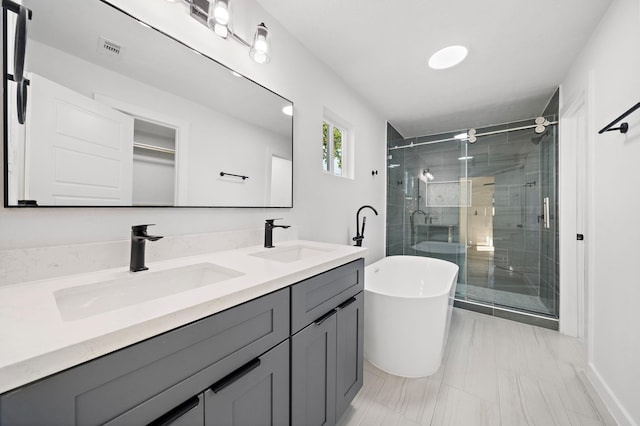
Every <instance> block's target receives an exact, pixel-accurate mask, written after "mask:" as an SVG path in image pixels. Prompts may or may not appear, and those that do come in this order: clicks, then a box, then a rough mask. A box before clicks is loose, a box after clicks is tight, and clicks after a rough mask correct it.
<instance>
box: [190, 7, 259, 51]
mask: <svg viewBox="0 0 640 426" xmlns="http://www.w3.org/2000/svg"><path fill="white" fill-rule="evenodd" d="M181 1H182V2H184V3H187V4H188V5H189V14H190V15H191V17H192V18H194V19H195V20H196V21H198V22H200V23H201V24H204V25H206V26H207V27H209V28H210V29H211V30H212V31H213V32H214V33H216V34H217V35H218V36H219V37H222V38H224V39H228V38H232V39H234V40H235V41H237V42H239V43H240V44H243V45H245V46H246V47H247V48H249V56H250V57H251V59H253V61H254V62H256V63H258V64H266V63H268V62H269V61H270V60H271V57H270V55H269V50H270V45H269V44H270V43H269V30H268V28H267V26H266V25H265V24H264V22H261V23H260V24H258V25H257V27H256V32H255V34H254V36H253V42H252V43H249V42H248V41H246V40H245V39H244V38H243V37H241V36H240V35H238V33H236V32H234V31H233V28H232V26H231V23H232V21H233V19H232V14H231V0H181Z"/></svg>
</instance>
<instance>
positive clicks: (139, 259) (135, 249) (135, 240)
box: [129, 224, 162, 272]
mask: <svg viewBox="0 0 640 426" xmlns="http://www.w3.org/2000/svg"><path fill="white" fill-rule="evenodd" d="M147 226H153V224H150V225H134V226H132V227H131V262H130V263H129V270H130V271H131V272H139V271H146V270H147V269H149V268H147V267H146V266H145V265H144V245H145V244H144V243H145V241H146V240H149V241H158V240H159V239H160V238H162V237H161V236H159V235H147Z"/></svg>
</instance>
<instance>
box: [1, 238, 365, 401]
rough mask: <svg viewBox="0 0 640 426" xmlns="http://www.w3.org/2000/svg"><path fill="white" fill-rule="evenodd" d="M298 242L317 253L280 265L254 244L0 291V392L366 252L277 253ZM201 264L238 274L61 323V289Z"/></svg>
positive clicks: (338, 248) (332, 248) (330, 248)
mask: <svg viewBox="0 0 640 426" xmlns="http://www.w3.org/2000/svg"><path fill="white" fill-rule="evenodd" d="M298 245H304V246H305V247H311V248H313V247H317V248H318V249H319V250H322V252H320V253H319V254H317V255H315V256H311V257H309V258H303V259H301V260H297V261H294V262H289V263H283V262H277V261H272V260H266V259H263V258H260V257H256V256H251V255H250V254H252V253H258V252H263V251H269V250H271V249H265V248H263V247H261V246H253V247H246V248H242V249H237V250H229V251H219V252H215V253H211V254H206V255H200V256H192V257H185V258H179V259H172V260H167V261H162V262H152V263H148V264H147V266H148V267H149V270H148V271H142V272H135V273H132V272H129V271H128V269H127V268H126V267H123V268H116V269H109V270H104V271H98V272H93V273H87V274H81V275H71V276H66V277H60V278H55V279H49V280H40V281H32V282H29V283H23V284H16V285H12V286H8V287H3V288H0V393H3V392H6V391H8V390H11V389H14V388H17V387H19V386H22V385H24V384H27V383H30V382H32V381H35V380H38V379H41V378H43V377H46V376H49V375H51V374H54V373H57V372H59V371H62V370H65V369H67V368H69V367H73V366H75V365H78V364H81V363H83V362H86V361H89V360H91V359H94V358H97V357H99V356H101V355H105V354H107V353H109V352H113V351H115V350H118V349H121V348H124V347H126V346H129V345H131V344H134V343H137V342H140V341H142V340H144V339H147V338H149V337H152V336H155V335H158V334H160V333H163V332H166V331H169V330H172V329H174V328H177V327H180V326H181V325H184V324H187V323H190V322H192V321H195V320H198V319H201V318H204V317H207V316H209V315H212V314H214V313H216V312H220V311H222V310H225V309H228V308H230V307H233V306H235V305H238V304H240V303H243V302H246V301H248V300H251V299H254V298H256V297H260V296H262V295H265V294H267V293H270V292H272V291H275V290H278V289H281V288H284V287H287V286H289V285H291V284H294V283H296V282H298V281H301V280H304V279H306V278H309V277H312V276H314V275H317V274H319V273H322V272H324V271H326V270H328V269H331V268H335V267H337V266H340V265H342V264H345V263H348V262H350V261H353V260H356V259H358V258H361V257H364V255H365V253H366V251H367V249H366V248H363V247H352V246H344V245H336V244H327V243H318V242H311V241H288V242H283V243H279V244H278V248H284V247H289V246H290V247H293V246H298ZM198 263H213V264H215V265H218V266H221V267H224V268H229V269H233V270H236V271H239V272H242V273H243V275H241V276H238V277H235V278H230V279H227V280H225V281H220V282H218V283H214V284H211V285H207V286H202V287H199V288H195V289H192V290H188V291H184V292H181V293H177V294H173V295H170V296H165V297H160V298H157V299H154V300H149V301H146V302H143V303H139V304H135V305H131V306H126V307H122V308H119V309H115V310H111V311H108V312H104V313H100V314H96V315H93V316H89V317H87V318H84V319H78V320H73V321H65V320H63V318H62V316H61V314H60V312H59V310H58V306H57V303H56V299H55V296H54V292H56V291H57V290H61V289H65V288H70V287H76V286H80V285H85V284H92V283H97V282H101V281H107V280H117V279H119V278H128V277H131V276H142V274H149V273H153V272H157V271H162V270H167V269H173V268H176V267H182V266H187V265H192V264H198Z"/></svg>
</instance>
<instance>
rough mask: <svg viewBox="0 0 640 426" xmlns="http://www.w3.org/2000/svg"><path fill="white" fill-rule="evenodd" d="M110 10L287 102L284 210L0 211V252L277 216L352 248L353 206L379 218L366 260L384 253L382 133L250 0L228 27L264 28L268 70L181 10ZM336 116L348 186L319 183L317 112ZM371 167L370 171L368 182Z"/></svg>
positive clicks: (117, 0) (230, 226) (156, 6)
mask: <svg viewBox="0 0 640 426" xmlns="http://www.w3.org/2000/svg"><path fill="white" fill-rule="evenodd" d="M112 3H113V4H114V5H116V6H118V7H120V8H122V9H123V10H126V11H127V12H129V13H131V14H132V15H134V16H137V17H139V18H141V19H143V20H145V21H146V22H148V23H149V24H150V25H152V26H155V27H157V28H159V29H161V30H162V31H164V32H166V33H168V34H170V35H172V36H174V37H176V38H178V39H180V40H182V41H184V42H186V43H187V44H189V45H191V46H193V47H194V48H196V49H198V50H200V51H202V52H203V53H205V54H207V55H209V56H211V57H214V58H217V59H218V60H219V61H220V62H222V63H223V64H225V65H227V66H229V67H231V68H233V69H235V70H237V71H238V72H240V73H242V74H244V75H246V76H247V77H249V78H251V79H253V80H255V81H257V82H258V83H260V84H262V85H264V86H266V87H267V88H269V89H271V90H273V91H275V92H278V93H280V94H281V95H283V96H284V97H286V98H288V99H291V100H292V101H293V102H294V104H295V106H294V111H295V118H294V200H293V202H294V208H293V209H275V210H274V209H246V210H244V209H149V208H147V209H145V208H134V209H93V208H87V209H33V210H32V209H28V210H27V209H2V210H0V249H13V248H28V247H40V246H54V245H61V244H75V243H84V242H99V241H116V240H124V239H127V238H128V235H129V232H130V231H129V227H130V226H131V225H133V224H136V223H156V224H157V226H156V227H155V229H154V233H156V232H157V233H158V234H162V235H184V234H193V233H198V232H213V231H221V230H234V229H247V228H256V227H260V226H261V225H262V223H264V222H263V221H264V219H265V218H268V217H274V216H275V217H283V218H284V220H283V221H282V223H287V224H292V225H296V226H297V227H298V229H299V235H300V237H301V238H304V239H312V240H318V241H327V242H334V243H351V241H350V237H352V236H353V235H355V213H356V210H357V208H358V207H359V206H360V205H362V204H371V205H373V206H374V207H375V208H376V209H378V211H379V212H380V216H378V217H375V218H373V217H370V218H368V222H367V232H366V237H367V238H366V239H365V242H364V245H365V246H367V247H370V248H371V250H370V252H369V255H368V256H367V261H368V262H371V261H373V260H376V259H378V258H380V257H382V256H383V255H384V223H385V220H384V217H385V216H384V210H385V208H384V207H385V180H386V179H385V176H386V171H385V160H384V158H385V157H384V153H385V131H386V127H385V126H386V124H385V121H384V119H383V117H382V116H381V115H379V114H378V113H377V112H376V111H373V110H372V109H371V108H370V107H368V106H367V105H366V104H365V103H364V102H363V101H362V100H361V99H359V98H358V96H357V95H356V94H355V93H354V92H353V91H352V90H351V89H350V88H349V87H348V86H346V85H345V84H344V82H343V81H342V80H340V79H339V78H338V77H337V76H336V75H335V74H333V73H332V72H331V71H329V70H328V68H327V67H326V66H324V65H323V64H322V63H320V62H318V61H317V60H316V59H315V58H314V57H313V56H312V55H311V54H310V53H309V52H308V51H306V50H305V49H304V48H303V47H302V46H301V45H300V44H299V43H298V42H297V41H296V40H295V39H293V38H292V37H291V36H290V35H289V34H288V33H287V32H286V31H285V30H284V29H283V28H282V27H281V26H280V25H279V24H278V23H277V22H276V21H275V20H274V19H273V18H272V17H270V16H269V15H268V14H267V13H266V12H265V11H264V10H263V9H262V8H261V7H260V6H259V5H258V4H257V3H255V1H252V0H250V1H243V2H236V4H235V5H234V6H235V9H234V13H235V16H234V18H235V23H234V26H235V30H236V31H237V32H238V33H240V34H242V35H244V36H246V37H247V38H250V37H252V34H253V31H254V28H255V25H256V24H258V23H259V22H261V21H264V22H265V23H266V24H267V25H268V27H269V29H270V31H271V35H272V42H273V53H272V59H271V62H270V63H269V64H268V65H258V64H255V63H254V62H252V61H251V60H250V59H249V57H248V50H247V49H246V48H244V47H243V46H241V45H240V44H238V43H236V42H234V41H231V40H222V39H220V38H218V37H217V36H215V35H214V34H213V33H212V32H211V31H209V30H208V29H207V28H206V27H204V26H203V25H200V24H198V23H197V22H195V21H194V20H192V19H191V18H190V17H189V16H188V14H187V13H186V8H185V7H184V5H183V4H181V3H169V2H164V1H148V0H113V1H112ZM325 107H326V108H328V109H330V110H331V111H334V112H336V113H338V114H340V115H341V116H342V117H343V118H344V119H345V120H346V121H348V122H349V123H352V124H353V127H354V129H353V130H354V132H355V143H356V147H355V155H356V161H355V174H354V176H355V179H354V180H347V179H342V178H338V177H333V176H328V175H325V174H324V173H323V172H322V169H321V155H322V154H321V147H320V143H321V140H320V138H321V120H322V111H323V108H325ZM372 170H378V171H379V174H378V175H377V176H375V177H372V176H371V171H372Z"/></svg>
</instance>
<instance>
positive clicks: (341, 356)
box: [336, 292, 364, 420]
mask: <svg viewBox="0 0 640 426" xmlns="http://www.w3.org/2000/svg"><path fill="white" fill-rule="evenodd" d="M337 311H338V314H337V317H336V320H337V363H336V369H337V374H336V420H339V419H340V417H342V415H343V414H344V412H345V410H346V409H347V407H348V406H349V403H350V402H351V401H352V400H353V398H354V397H355V396H356V394H357V393H358V391H359V390H360V388H362V373H363V371H362V367H363V365H362V359H363V350H364V292H360V293H358V294H357V295H356V296H355V297H352V298H351V299H349V300H347V301H346V302H344V303H342V304H341V305H340V306H338V309H337Z"/></svg>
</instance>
